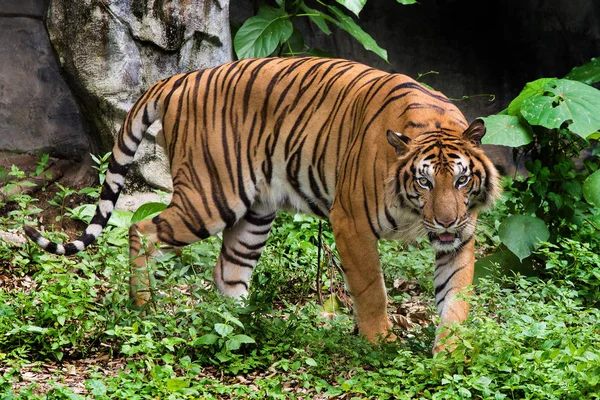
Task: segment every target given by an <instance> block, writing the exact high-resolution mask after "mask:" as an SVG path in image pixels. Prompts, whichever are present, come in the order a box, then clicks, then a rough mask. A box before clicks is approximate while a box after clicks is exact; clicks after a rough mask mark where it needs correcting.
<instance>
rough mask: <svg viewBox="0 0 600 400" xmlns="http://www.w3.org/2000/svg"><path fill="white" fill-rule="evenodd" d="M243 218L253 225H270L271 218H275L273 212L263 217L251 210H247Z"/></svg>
mask: <svg viewBox="0 0 600 400" xmlns="http://www.w3.org/2000/svg"><path fill="white" fill-rule="evenodd" d="M244 219H245V220H246V221H248V222H250V223H251V224H252V225H255V226H264V225H270V224H271V223H272V222H273V220H274V219H275V214H271V215H268V216H265V217H262V216H259V215H257V214H254V213H253V212H251V211H249V212H247V213H246V215H244Z"/></svg>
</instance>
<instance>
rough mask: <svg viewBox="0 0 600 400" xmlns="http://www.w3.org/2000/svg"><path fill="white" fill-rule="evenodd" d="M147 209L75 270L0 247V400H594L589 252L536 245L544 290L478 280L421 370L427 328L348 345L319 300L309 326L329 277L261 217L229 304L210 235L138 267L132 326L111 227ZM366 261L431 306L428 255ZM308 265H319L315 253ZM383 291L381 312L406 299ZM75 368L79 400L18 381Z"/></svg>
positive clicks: (296, 224)
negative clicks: (449, 340)
mask: <svg viewBox="0 0 600 400" xmlns="http://www.w3.org/2000/svg"><path fill="white" fill-rule="evenodd" d="M15 200H21V201H23V203H22V206H24V207H26V208H25V209H23V208H19V206H18V205H17V204H16V203H15V211H18V212H17V213H14V214H10V215H6V216H5V217H4V218H3V219H2V220H0V230H2V229H4V227H8V226H18V225H19V224H22V221H24V220H29V219H30V218H33V217H35V214H25V211H26V210H28V209H29V208H31V205H32V203H33V202H34V201H35V199H33V198H29V200H27V199H20V198H16V199H15ZM509 203H510V201H509ZM509 206H512V205H510V204H509V205H508V206H507V205H505V204H504V203H501V204H500V206H499V210H500V211H494V212H492V213H490V214H488V215H483V216H482V217H481V222H480V225H481V228H480V229H482V232H481V233H480V234H479V235H482V238H481V239H480V240H478V241H479V242H480V243H482V244H484V245H485V246H493V245H495V244H496V243H498V242H499V240H500V238H498V237H496V231H497V230H498V228H499V226H500V224H499V223H497V222H496V220H497V215H498V214H495V213H501V212H504V211H503V210H505V209H506V207H509ZM56 207H60V203H58V202H57V206H56ZM94 208H95V205H88V206H83V207H78V208H75V209H74V210H73V214H74V215H80V216H82V218H84V219H86V218H88V217H89V215H91V214H90V213H93V210H94ZM163 208H164V205H163V204H162V203H149V204H147V205H144V206H142V207H140V209H138V211H137V212H136V213H126V212H122V211H119V212H117V213H115V215H116V217H114V219H111V222H110V224H109V226H108V227H107V228H106V230H105V231H104V232H103V234H102V235H101V236H100V237H99V238H98V241H97V243H96V244H95V245H93V246H91V248H89V249H88V250H86V251H85V252H83V253H80V254H78V255H77V256H75V257H70V258H66V257H63V256H54V255H50V254H47V253H45V252H43V251H42V250H40V249H39V248H37V247H36V246H32V245H28V244H27V245H17V244H9V243H5V242H0V276H1V277H2V282H3V283H4V282H7V279H6V277H10V284H3V285H1V286H0V360H1V361H2V368H3V374H2V376H1V377H0V393H1V397H2V398H7V399H11V398H14V399H45V398H53V399H54V398H56V399H62V398H65V399H67V398H68V399H79V398H81V399H87V398H95V399H115V398H139V399H155V398H165V399H189V398H207V399H213V398H214V399H217V398H232V399H264V398H300V397H305V398H333V397H343V398H381V399H412V398H424V399H455V398H496V399H503V398H544V399H561V400H562V399H579V398H596V397H598V396H600V379H599V378H598V377H599V376H600V350H599V349H600V338H599V336H598V335H597V330H598V326H600V313H599V312H598V309H597V304H598V300H599V299H600V294H598V287H599V283H600V282H599V279H600V271H599V269H598V268H599V265H600V259H599V258H598V257H599V256H598V255H597V252H596V251H595V249H594V248H593V247H592V245H591V244H590V243H582V242H578V241H576V240H569V241H567V240H565V241H562V242H560V243H559V244H551V243H546V242H542V243H537V242H536V244H535V247H537V246H538V245H539V247H537V249H536V250H534V251H535V254H536V255H537V256H538V257H540V259H544V260H545V263H546V264H545V265H546V269H544V273H545V274H547V275H548V276H551V277H552V280H549V281H547V282H544V281H542V280H539V279H525V278H523V277H521V276H519V275H517V276H514V275H513V276H510V278H508V277H506V276H495V277H494V278H495V279H494V280H490V279H487V278H480V279H479V282H478V285H477V288H475V289H474V292H475V296H472V297H470V298H469V301H470V302H471V309H472V313H471V317H470V318H469V320H468V321H467V322H466V323H465V324H463V325H462V326H457V327H454V328H453V329H454V330H455V331H456V332H457V333H458V334H459V335H460V339H459V340H458V342H457V349H456V351H454V352H453V353H452V354H442V355H439V356H436V357H432V356H431V353H430V349H431V346H432V344H433V337H434V328H433V327H428V328H427V327H423V328H419V329H414V330H411V331H409V332H404V331H402V330H401V329H398V328H396V330H397V331H396V333H397V334H398V335H399V336H402V340H398V341H397V342H395V343H383V344H372V343H369V342H366V341H365V340H364V339H363V338H361V337H359V336H356V335H353V334H352V332H353V329H354V321H353V318H352V316H351V314H350V313H349V312H348V310H344V308H345V306H344V305H342V304H341V303H340V302H338V300H336V299H337V297H334V296H335V293H334V296H332V297H329V304H325V309H326V310H327V309H329V311H335V313H331V314H328V316H327V317H324V315H323V310H324V309H323V308H322V307H321V306H320V305H319V303H318V296H317V291H318V289H319V287H317V282H319V280H317V277H320V282H321V287H320V289H322V290H323V291H325V292H327V291H329V290H330V289H332V288H334V286H335V285H336V281H337V282H342V277H341V275H339V272H337V271H334V272H332V271H331V270H327V268H319V266H318V265H317V255H318V248H317V245H318V243H319V233H318V232H319V220H318V219H315V218H312V217H307V216H303V215H290V214H286V213H282V214H279V215H278V216H277V218H276V221H275V223H274V227H273V231H272V234H271V237H270V239H269V243H268V246H267V248H266V250H265V252H264V254H263V256H262V257H261V259H260V261H259V263H258V265H257V266H256V268H255V271H254V274H253V278H252V285H251V290H250V294H249V297H248V299H246V300H244V301H234V300H232V299H228V298H224V297H222V296H220V295H218V294H217V293H216V292H215V291H214V289H213V287H212V277H211V276H212V268H213V266H214V265H215V263H216V260H217V257H218V254H219V250H220V247H221V239H220V238H219V237H214V238H210V239H208V240H204V241H202V242H199V243H195V244H193V245H191V246H188V247H185V248H183V249H182V251H181V254H180V255H176V254H173V253H168V252H167V253H165V254H162V255H157V256H156V257H154V258H153V259H152V262H150V263H149V265H148V268H149V271H150V273H151V275H152V277H153V281H152V291H151V294H152V298H151V301H150V307H149V309H148V312H147V314H146V315H141V314H140V313H139V311H138V310H135V309H133V307H130V300H129V295H128V290H129V289H128V283H127V282H128V279H129V274H130V271H129V268H127V267H126V266H127V265H128V256H127V228H128V226H129V224H130V223H131V222H132V221H138V220H141V219H145V218H151V217H152V216H153V215H155V214H156V213H157V212H160V211H161V210H162V209H163ZM517 222H518V221H517ZM322 231H323V233H322V243H324V244H325V245H327V246H328V247H329V248H331V249H333V250H335V244H334V242H333V234H332V233H331V229H330V227H329V225H328V223H324V224H323V228H322ZM509 231H512V229H510V230H509ZM499 234H500V233H499ZM46 235H47V236H48V237H50V238H52V239H54V240H59V241H63V242H64V241H65V240H66V239H67V238H66V235H64V234H62V233H56V232H46ZM542 238H543V236H542ZM379 250H380V253H381V262H382V266H383V269H384V271H385V272H386V279H387V284H388V286H389V287H391V286H392V282H394V281H396V280H397V279H401V280H410V281H411V282H416V283H417V286H418V287H419V288H420V291H421V294H420V295H418V297H419V300H418V301H420V302H422V303H423V304H431V301H432V298H433V291H434V290H433V285H432V272H433V271H432V270H433V252H432V251H431V249H430V248H429V245H428V243H427V242H426V241H417V242H416V243H413V244H410V245H409V244H402V243H398V242H392V241H382V242H381V243H380V247H379ZM482 251H483V252H484V253H487V252H488V251H489V248H487V249H486V248H484V249H482ZM506 253H507V254H512V252H510V251H509V250H508V249H506ZM321 257H322V261H321V263H322V264H325V263H326V262H325V259H326V255H325V254H324V253H323V254H322V255H321ZM332 257H333V258H334V259H335V255H333V256H332ZM512 257H513V260H514V259H516V260H517V262H518V258H517V257H516V256H512ZM523 261H524V262H526V261H527V259H525V260H523ZM491 264H493V261H492V262H490V263H489V264H488V265H491ZM338 289H339V288H338ZM390 294H391V299H390V308H395V307H396V306H397V305H398V303H401V302H403V301H404V300H405V299H406V298H407V296H406V294H404V295H402V294H399V295H398V294H396V293H394V292H392V291H390ZM413 300H414V299H413ZM429 308H430V309H431V311H430V312H431V313H432V314H433V313H434V312H435V311H434V310H433V307H429ZM81 358H84V359H85V360H86V362H85V363H84V365H88V369H87V370H86V371H85V375H84V377H83V385H84V387H85V390H87V393H81V392H80V391H78V392H77V393H76V392H75V389H72V386H69V385H67V384H65V381H66V380H71V379H73V377H72V376H70V375H68V373H69V372H68V371H69V368H68V367H64V368H56V372H55V374H54V375H53V376H52V377H51V378H50V380H48V381H45V382H43V383H42V382H40V381H38V382H37V383H36V382H35V381H31V382H29V381H27V379H24V378H23V371H24V369H26V368H33V371H35V370H36V368H38V369H46V366H48V365H53V364H52V362H53V361H55V360H60V362H61V364H60V365H61V366H68V365H70V364H71V363H76V362H78V360H80V359H81ZM103 359H104V360H108V361H106V363H103V361H102V360H103ZM93 360H98V361H97V363H98V364H97V365H94V364H95V362H93ZM112 364H117V365H121V367H119V368H112V369H111V368H110V365H112ZM79 365H81V363H80V364H79ZM42 384H43V385H44V386H43V387H42V386H41V385H42ZM80 388H81V386H80Z"/></svg>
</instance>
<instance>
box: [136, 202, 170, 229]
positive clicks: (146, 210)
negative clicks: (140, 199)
mask: <svg viewBox="0 0 600 400" xmlns="http://www.w3.org/2000/svg"><path fill="white" fill-rule="evenodd" d="M165 208H167V205H166V204H164V203H159V202H149V203H145V204H142V205H141V206H140V207H139V208H138V209H137V210H136V211H135V212H134V213H133V216H132V217H131V223H132V224H133V223H135V222H139V221H142V220H144V219H149V218H150V217H154V216H156V215H158V214H159V213H160V212H161V211H162V210H164V209H165Z"/></svg>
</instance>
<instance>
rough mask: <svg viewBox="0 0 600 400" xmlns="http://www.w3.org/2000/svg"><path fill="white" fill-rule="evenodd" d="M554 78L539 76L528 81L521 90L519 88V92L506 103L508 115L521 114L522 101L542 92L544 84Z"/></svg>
mask: <svg viewBox="0 0 600 400" xmlns="http://www.w3.org/2000/svg"><path fill="white" fill-rule="evenodd" d="M554 79H556V78H541V79H538V80H535V81H533V82H528V83H527V84H526V85H525V87H524V88H523V90H521V93H519V95H518V96H517V97H515V99H514V100H513V101H511V102H510V104H509V105H508V108H507V111H508V115H514V116H517V117H518V116H519V115H521V105H523V102H524V101H525V100H526V99H528V98H530V97H532V96H535V95H539V94H544V86H546V84H547V83H548V82H550V81H552V80H554Z"/></svg>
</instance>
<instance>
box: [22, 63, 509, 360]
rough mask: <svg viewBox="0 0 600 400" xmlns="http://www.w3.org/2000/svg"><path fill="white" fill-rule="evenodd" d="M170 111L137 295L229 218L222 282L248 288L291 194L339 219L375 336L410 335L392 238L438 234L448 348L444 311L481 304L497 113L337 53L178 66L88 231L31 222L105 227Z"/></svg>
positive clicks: (128, 145) (346, 256) (82, 240)
mask: <svg viewBox="0 0 600 400" xmlns="http://www.w3.org/2000/svg"><path fill="white" fill-rule="evenodd" d="M156 120H160V122H161V123H162V132H161V133H160V139H161V140H160V143H161V144H162V145H163V146H164V149H165V152H166V154H167V156H168V160H169V163H170V171H171V177H172V181H173V191H172V199H171V201H170V203H169V204H168V206H167V207H166V208H165V209H164V210H163V211H162V212H161V213H160V214H159V215H158V216H155V217H154V218H151V219H147V220H144V221H140V222H136V223H133V224H132V225H131V227H130V228H129V255H130V260H131V275H130V282H129V284H130V297H131V299H132V301H133V304H134V305H135V306H137V307H140V308H141V307H144V306H145V305H146V304H147V302H148V301H149V300H150V288H149V282H150V279H149V275H148V271H147V267H146V264H147V262H148V260H149V258H150V257H152V255H153V254H155V253H156V251H157V249H158V248H160V250H163V249H178V248H181V247H182V246H185V245H188V244H191V243H194V242H197V241H199V240H202V239H206V238H208V237H210V236H213V235H216V234H218V233H222V247H221V252H220V255H219V257H218V260H217V262H216V265H215V267H214V270H213V278H214V285H215V286H216V288H217V289H218V290H219V291H220V292H221V293H222V294H223V295H225V296H231V297H234V298H242V297H245V296H247V295H248V290H249V285H250V278H251V274H252V271H253V269H254V267H255V266H256V264H257V262H258V260H259V257H260V255H261V253H262V252H263V250H264V249H265V245H266V243H267V239H268V237H269V233H270V230H271V226H272V224H273V220H274V219H275V216H276V213H277V211H278V210H291V211H294V212H303V213H309V214H313V215H316V216H318V217H321V218H327V219H329V221H330V225H331V229H332V231H333V234H334V240H335V242H336V246H337V250H338V254H339V257H340V261H341V264H342V271H343V275H344V281H345V284H346V287H347V289H348V291H349V293H350V296H351V298H352V302H353V314H354V319H355V323H356V325H357V327H358V332H359V333H360V334H361V335H363V336H364V337H366V339H368V340H369V341H372V342H375V341H378V340H380V339H385V340H390V341H391V340H394V339H396V336H395V334H394V333H393V332H392V323H391V321H390V318H389V316H388V313H387V305H388V303H387V293H386V286H385V281H384V275H383V272H382V268H381V265H380V260H379V252H378V240H379V239H399V240H405V241H407V240H413V239H415V238H416V237H419V236H426V237H427V238H428V239H429V241H430V243H431V246H432V248H433V250H434V252H435V272H434V276H433V280H434V287H435V300H436V304H437V311H438V314H439V326H440V329H438V333H437V335H436V339H435V343H434V349H433V351H434V353H436V352H440V351H442V350H444V348H445V346H444V343H443V341H442V339H443V338H444V337H445V336H446V335H447V331H448V329H447V328H446V329H444V328H443V327H447V326H448V325H449V324H452V323H460V322H462V321H464V320H465V319H466V318H467V315H468V312H469V306H468V302H467V301H465V299H464V298H463V297H462V296H459V295H458V294H459V293H460V292H461V291H463V290H468V287H469V286H470V285H471V284H472V282H473V273H474V260H475V257H474V245H475V230H476V227H477V218H478V213H479V212H481V211H482V210H485V209H488V208H490V207H492V206H493V204H494V202H495V200H496V199H497V198H498V197H499V195H500V187H499V183H498V180H499V177H498V172H497V170H496V169H495V167H494V165H493V164H492V162H491V161H490V160H489V159H488V158H487V157H486V156H485V154H484V152H483V149H482V146H481V139H482V137H483V136H484V135H485V133H486V128H485V125H484V122H483V121H482V120H481V119H476V120H475V121H473V122H472V123H471V124H470V125H469V124H468V123H467V121H466V118H465V117H464V115H463V114H462V113H461V112H460V111H459V109H458V108H457V107H456V106H455V105H454V104H453V103H452V102H451V101H450V100H449V99H448V98H447V97H445V96H444V95H443V94H441V93H439V92H437V91H435V90H432V89H430V88H428V87H425V86H424V85H422V84H420V83H418V82H417V81H415V80H413V79H411V78H410V77H408V76H405V75H401V74H397V73H388V72H384V71H381V70H378V69H375V68H372V67H369V66H367V65H363V64H361V63H358V62H354V61H350V60H343V59H333V58H318V57H294V58H257V59H245V60H238V61H233V62H230V63H227V64H224V65H221V66H217V67H214V68H208V69H203V70H198V71H195V72H189V73H183V74H178V75H174V76H172V77H169V78H166V79H163V80H161V81H159V82H157V83H156V84H154V85H153V86H151V87H150V88H149V89H148V90H147V91H146V92H145V93H144V94H143V95H142V96H141V97H140V98H139V99H138V100H137V101H136V102H135V104H134V105H133V107H132V108H131V109H130V111H129V112H128V114H127V116H126V118H125V121H124V123H123V125H122V127H121V129H120V131H119V133H118V135H117V137H116V139H115V144H114V147H113V150H112V155H111V156H110V159H109V165H108V170H107V172H106V177H105V181H104V183H103V185H102V189H101V194H100V198H99V201H98V204H97V207H96V210H95V214H94V216H93V218H92V220H91V222H90V223H89V225H88V226H87V227H86V229H85V231H84V232H83V233H82V234H81V235H80V236H79V237H78V238H77V239H76V240H74V241H72V242H70V243H67V244H58V243H54V242H52V241H49V240H48V239H46V238H44V237H43V236H42V235H41V234H40V233H39V232H38V231H37V230H36V229H34V228H33V227H32V226H29V225H27V226H25V227H24V229H25V232H26V234H27V235H28V236H29V238H30V239H31V240H33V241H34V242H35V243H36V244H37V245H39V246H40V247H42V248H43V249H44V250H46V251H48V252H50V253H54V254H63V255H67V256H68V255H72V254H75V253H77V252H80V251H82V250H84V249H85V248H86V247H88V246H89V245H90V244H91V243H92V242H94V240H95V239H96V238H98V236H99V235H100V234H101V232H102V230H103V229H104V227H105V226H106V224H107V222H108V220H109V218H110V216H111V213H112V212H113V210H114V209H115V203H116V201H117V198H118V197H119V194H120V193H121V191H122V189H123V187H124V184H125V177H126V175H127V172H128V170H129V168H130V166H131V165H132V162H133V160H134V156H135V154H136V150H137V149H138V146H139V145H140V142H141V140H142V138H143V137H144V135H145V132H146V130H147V129H148V128H149V126H150V125H151V124H152V123H153V122H154V121H156ZM142 238H145V240H146V241H147V244H144V246H147V247H144V249H145V250H144V251H142V247H143V246H142ZM444 341H445V340H444Z"/></svg>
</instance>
